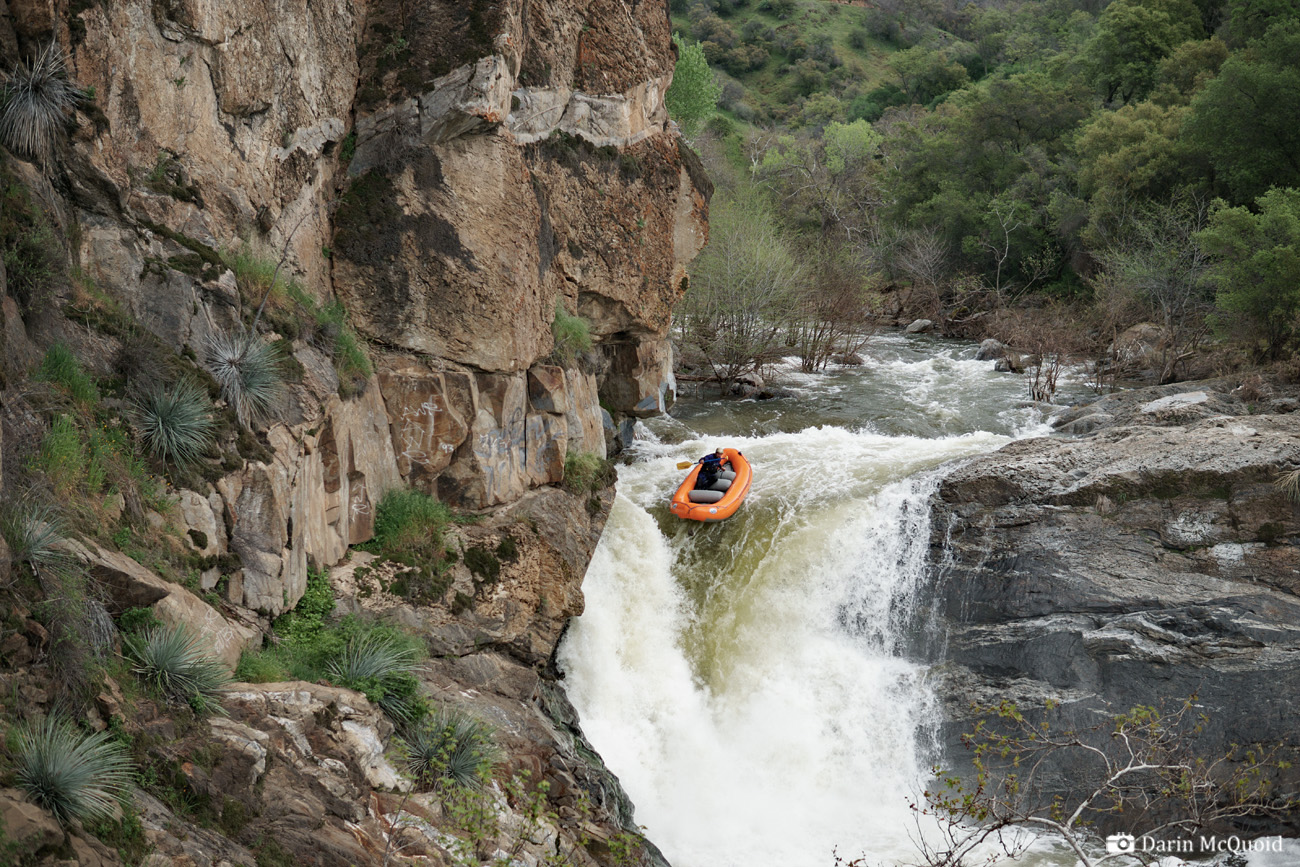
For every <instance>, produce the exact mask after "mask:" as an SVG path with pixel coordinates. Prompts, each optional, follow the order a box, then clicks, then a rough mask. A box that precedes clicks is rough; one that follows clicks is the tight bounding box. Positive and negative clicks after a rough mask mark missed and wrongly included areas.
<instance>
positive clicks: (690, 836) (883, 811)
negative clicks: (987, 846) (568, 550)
mask: <svg viewBox="0 0 1300 867" xmlns="http://www.w3.org/2000/svg"><path fill="white" fill-rule="evenodd" d="M866 355H867V363H866V364H865V365H863V366H862V367H853V368H837V369H835V370H833V371H831V372H828V373H826V374H820V375H802V374H799V373H798V372H796V371H794V370H789V371H786V372H785V373H784V375H783V376H782V377H781V380H780V384H781V385H782V386H785V387H788V388H790V389H792V390H793V391H794V392H795V396H794V397H789V398H783V399H779V400H774V401H765V402H756V401H736V400H728V401H720V400H710V399H707V397H708V396H707V393H706V396H705V398H703V399H701V398H684V399H682V400H681V401H680V403H679V404H678V406H677V407H676V408H675V409H674V412H673V415H672V417H671V418H664V419H656V420H653V421H652V422H650V423H649V424H648V425H646V430H645V432H644V434H645V435H644V437H643V438H641V439H639V440H638V442H637V443H636V444H635V446H634V447H633V449H632V450H631V452H632V453H631V461H630V463H628V464H627V465H625V466H621V467H620V468H619V481H618V490H619V494H618V497H617V499H616V501H615V504H614V509H613V512H612V514H611V515H610V519H609V523H608V525H607V527H606V529H605V533H604V536H603V538H602V540H601V543H600V546H599V548H598V549H597V551H596V554H595V557H594V559H593V561H592V563H591V566H590V568H589V569H588V572H587V576H586V579H585V581H584V584H583V590H584V593H585V594H586V613H585V614H583V616H582V617H580V618H578V619H577V620H575V621H574V623H573V625H572V626H571V628H570V630H569V632H568V635H567V637H566V639H565V642H564V644H563V645H562V646H561V648H560V651H559V661H560V665H561V668H562V670H563V671H564V672H565V675H566V677H565V680H564V684H565V688H566V690H567V692H568V694H569V697H570V699H571V700H572V701H573V703H574V705H575V706H576V707H577V709H578V711H579V713H580V714H581V717H582V725H583V729H584V731H585V732H586V734H587V736H588V738H589V739H590V740H591V742H592V743H593V744H594V745H595V747H596V748H597V750H599V752H600V753H601V755H602V756H603V757H604V758H605V760H606V762H607V764H608V765H609V767H610V768H611V769H612V770H613V771H614V772H615V773H616V774H618V776H619V777H620V779H621V780H622V782H623V784H624V787H625V788H626V789H627V791H628V793H629V795H630V796H631V797H632V800H633V802H634V803H635V804H636V807H637V813H636V817H637V822H638V823H639V824H641V825H643V826H644V828H645V832H646V834H647V836H648V837H649V838H650V839H652V840H654V841H655V842H656V843H657V844H658V845H659V846H660V847H661V848H662V849H663V851H664V853H665V855H667V857H668V859H669V860H670V861H671V862H672V863H673V865H674V867H728V865H737V867H739V865H745V867H805V865H806V867H826V865H829V864H831V863H832V861H833V858H832V850H834V849H836V848H838V850H839V852H840V853H841V855H844V856H846V857H856V856H858V855H860V854H862V853H864V852H865V853H866V854H867V855H868V856H870V860H871V861H872V863H875V862H878V861H879V862H884V863H889V862H896V861H899V860H903V859H905V858H907V857H908V856H911V855H914V848H913V846H912V843H911V840H910V838H909V836H908V833H909V829H911V828H912V811H911V810H910V808H909V806H908V804H909V799H915V798H916V792H917V791H918V784H919V781H921V780H922V779H923V777H924V770H925V769H926V768H928V767H929V766H930V764H931V763H932V761H933V760H934V758H935V755H934V750H933V743H932V738H931V733H932V730H933V726H934V723H935V721H936V708H935V703H934V698H933V696H932V695H931V692H930V690H929V689H928V687H927V683H926V671H925V669H924V667H923V666H921V665H919V664H918V663H915V662H912V661H909V660H908V659H907V658H905V657H904V655H903V654H902V652H901V650H902V647H903V646H904V643H905V642H906V640H907V639H908V638H909V636H908V634H907V632H908V628H909V625H910V624H911V620H912V618H911V617H910V616H909V615H910V613H911V602H912V596H913V593H914V591H915V589H916V588H917V586H918V583H919V581H920V579H921V577H922V573H923V569H924V563H925V557H926V553H927V549H928V545H929V536H930V528H929V516H928V509H927V506H926V503H927V499H928V497H929V494H930V492H931V490H932V489H933V485H934V484H935V474H934V473H932V472H930V471H931V470H932V469H933V468H934V467H937V466H938V465H940V464H943V463H945V462H947V461H950V460H953V459H957V458H962V457H965V456H970V455H974V454H978V453H982V452H987V451H990V450H992V449H996V448H998V447H999V446H1001V445H1002V444H1004V443H1006V442H1008V441H1009V440H1010V439H1012V438H1013V437H1016V436H1022V435H1026V434H1028V433H1037V432H1041V431H1042V430H1044V428H1043V426H1042V422H1041V417H1040V415H1039V413H1038V412H1037V411H1036V410H1034V409H1032V408H1028V407H1026V406H1025V405H1024V402H1025V398H1026V396H1027V386H1026V383H1025V381H1024V380H1023V379H1022V378H1021V377H1019V376H1014V375H1007V374H1000V373H996V372H994V370H993V362H987V361H976V360H975V359H974V355H975V347H974V346H972V345H969V344H965V343H956V342H949V341H943V340H937V339H933V338H929V337H914V336H907V335H902V334H887V335H881V336H878V337H877V338H875V340H874V341H873V343H872V344H871V346H870V347H869V349H868V351H867V353H866ZM1073 388H1074V389H1075V390H1077V391H1079V392H1081V393H1083V389H1082V388H1081V386H1079V385H1075V386H1073ZM721 445H727V446H732V447H735V448H738V449H740V450H741V451H743V452H744V453H745V455H746V457H748V458H749V459H750V461H751V462H752V464H753V466H754V473H755V476H754V478H755V481H754V485H753V488H752V491H751V493H750V495H749V498H748V500H747V501H746V503H745V505H744V506H743V507H742V508H741V510H740V512H738V513H737V515H736V516H735V517H733V518H732V519H731V520H730V521H727V522H726V523H723V524H713V525H702V526H701V525H696V524H694V522H683V521H680V520H678V519H676V518H674V517H672V516H671V515H670V514H669V512H668V509H667V503H668V498H669V497H670V496H671V493H672V491H673V490H674V488H675V487H676V485H677V484H678V483H679V482H680V480H681V477H682V471H680V470H678V469H677V468H676V464H677V462H678V461H680V460H688V459H689V460H693V459H695V458H697V457H698V456H699V455H701V454H703V453H705V452H708V451H712V450H713V449H714V448H715V447H716V446H721Z"/></svg>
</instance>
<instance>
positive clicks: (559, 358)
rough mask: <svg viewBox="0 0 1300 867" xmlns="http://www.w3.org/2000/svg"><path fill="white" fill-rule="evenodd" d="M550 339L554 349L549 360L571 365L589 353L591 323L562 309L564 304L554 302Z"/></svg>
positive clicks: (557, 301) (558, 301)
mask: <svg viewBox="0 0 1300 867" xmlns="http://www.w3.org/2000/svg"><path fill="white" fill-rule="evenodd" d="M551 337H552V338H554V340H555V348H554V349H553V350H551V358H552V359H553V360H555V361H556V362H558V363H560V364H564V365H569V364H572V363H573V361H574V359H575V358H576V357H577V356H579V355H581V354H582V353H584V352H590V351H591V323H589V322H587V320H586V319H583V318H582V317H581V316H574V315H573V314H571V313H569V311H567V310H565V309H564V302H563V301H560V300H558V299H557V300H556V302H555V318H554V319H552V320H551Z"/></svg>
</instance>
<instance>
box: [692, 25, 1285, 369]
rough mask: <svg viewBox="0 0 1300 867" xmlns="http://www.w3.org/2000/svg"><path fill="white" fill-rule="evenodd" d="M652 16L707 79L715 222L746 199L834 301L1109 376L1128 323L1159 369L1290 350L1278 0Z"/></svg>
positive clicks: (805, 280)
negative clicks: (692, 53)
mask: <svg viewBox="0 0 1300 867" xmlns="http://www.w3.org/2000/svg"><path fill="white" fill-rule="evenodd" d="M673 11H674V16H675V17H674V23H675V24H676V26H677V27H678V28H679V30H680V31H681V32H682V34H683V35H684V37H685V38H686V39H687V40H688V42H690V43H691V44H694V42H695V40H698V41H699V42H700V43H701V46H702V48H703V53H704V56H705V57H707V58H708V60H709V63H710V64H711V65H712V66H713V67H714V69H715V71H716V72H717V75H718V76H719V79H720V81H721V83H722V85H723V87H722V96H721V98H720V99H719V101H718V110H719V112H718V116H717V118H715V119H714V120H713V121H711V122H708V123H706V124H704V132H703V133H702V134H701V135H699V136H698V137H697V138H696V144H697V145H698V146H699V147H700V149H701V150H702V151H703V152H704V153H705V156H706V159H710V154H716V156H714V157H712V163H711V165H712V166H713V167H714V168H715V172H716V173H717V174H718V176H719V177H720V179H721V183H720V187H721V191H720V194H719V196H720V199H719V201H720V202H721V207H720V208H719V213H721V214H723V215H728V214H731V215H744V216H745V219H747V220H751V221H753V220H757V224H765V223H764V220H765V219H767V218H762V217H761V216H760V217H755V215H754V211H755V209H756V208H757V209H758V210H760V211H761V210H766V211H768V213H769V214H770V219H771V220H773V221H775V225H776V226H778V228H779V230H780V243H781V244H782V245H784V246H785V247H787V248H788V251H789V255H790V256H791V257H792V259H793V261H796V262H816V263H818V265H817V273H816V274H802V275H801V276H800V281H801V285H804V286H806V287H808V288H807V289H806V290H805V291H806V292H809V293H811V296H815V297H817V298H824V297H825V296H826V295H827V294H828V293H830V294H835V295H837V297H839V299H840V300H839V301H837V302H836V303H835V304H833V305H831V306H832V307H833V308H834V313H833V315H834V316H835V317H841V318H843V317H845V316H848V315H849V314H848V313H846V312H845V311H857V315H858V316H859V317H861V318H862V319H864V320H865V319H867V318H869V317H868V315H867V314H868V312H869V311H870V310H872V309H874V308H873V307H872V305H873V304H875V305H878V304H879V302H880V298H879V297H878V293H880V292H884V293H886V294H889V295H891V297H893V298H894V299H895V300H896V302H897V303H894V304H893V309H894V310H895V314H894V315H897V316H903V315H913V314H915V315H922V314H923V315H924V316H925V317H926V318H931V319H934V320H936V321H937V322H939V323H940V327H942V328H943V329H944V330H946V331H948V332H950V333H966V334H970V335H971V336H989V335H992V336H998V337H1000V338H1004V339H1007V340H1014V341H1018V342H1020V343H1022V344H1026V343H1028V344H1032V346H1031V348H1036V349H1041V350H1048V349H1050V350H1052V351H1057V350H1059V351H1062V352H1065V351H1074V352H1087V353H1093V354H1096V355H1097V357H1098V360H1099V362H1100V363H1101V364H1102V366H1104V367H1108V369H1112V370H1115V369H1117V367H1118V360H1119V358H1118V357H1119V351H1118V350H1117V349H1116V348H1115V347H1116V345H1117V344H1116V341H1115V338H1116V337H1117V336H1118V335H1120V334H1121V333H1122V332H1124V331H1125V330H1126V329H1128V328H1130V327H1132V326H1135V325H1137V324H1139V323H1143V322H1148V323H1153V325H1152V326H1151V328H1150V329H1148V331H1149V333H1150V334H1152V335H1154V336H1153V337H1152V339H1151V340H1150V341H1148V343H1154V349H1152V350H1151V355H1152V358H1151V359H1149V360H1148V362H1146V363H1149V364H1150V365H1152V368H1151V370H1152V371H1153V372H1151V373H1150V375H1152V376H1154V377H1155V378H1158V379H1160V380H1162V381H1169V380H1172V379H1178V378H1183V377H1187V376H1193V375H1198V374H1201V375H1203V374H1207V373H1209V372H1213V371H1215V370H1223V369H1224V368H1225V366H1228V367H1231V366H1235V365H1239V364H1242V363H1258V362H1269V363H1274V362H1276V363H1284V364H1291V362H1290V361H1288V360H1289V359H1293V358H1295V357H1296V353H1297V350H1300V127H1297V126H1296V124H1295V122H1294V121H1295V118H1296V117H1300V0H1111V2H1110V3H1109V4H1104V3H1099V2H1096V0H1020V2H1016V0H1010V2H1008V3H1006V4H1003V5H1000V6H997V7H993V6H988V7H980V6H977V5H975V4H967V5H964V6H961V7H958V6H957V4H955V3H927V4H908V5H907V6H906V7H904V6H903V5H902V4H897V3H892V2H889V0H885V2H882V3H880V4H879V5H877V6H874V7H871V8H866V7H858V6H847V5H841V4H836V3H827V2H813V0H689V2H675V3H674V4H673ZM729 166H730V167H731V168H733V169H744V170H743V171H731V170H730V169H729V168H728V167H729ZM733 202H742V203H744V207H743V208H739V209H732V208H730V207H729V204H730V203H733ZM713 255H721V254H715V253H711V252H709V251H706V253H705V254H704V256H703V257H702V259H701V260H700V262H699V263H697V266H696V270H697V271H698V272H700V273H709V269H710V268H711V267H712V266H711V262H710V257H711V256H713ZM728 255H733V256H734V255H735V254H734V253H731V254H728ZM852 285H856V287H857V288H856V289H853V291H852V292H849V293H848V294H847V295H846V294H845V292H846V291H848V290H846V289H845V287H846V286H850V287H851V286H852ZM830 287H834V291H833V292H832V291H831V288H830ZM811 296H810V297H811ZM773 297H777V296H773ZM897 299H902V300H901V301H898V300H897ZM778 300H779V301H780V303H781V304H782V305H784V307H783V308H782V310H783V311H784V312H779V311H769V313H767V314H764V313H762V312H761V311H760V312H757V313H756V314H755V315H758V316H763V315H784V316H796V318H798V317H805V318H806V317H807V316H808V315H809V314H808V313H807V312H806V311H807V309H808V303H806V301H796V302H791V301H790V300H789V299H785V298H778ZM819 303H822V302H819ZM790 311H800V312H798V313H797V314H796V313H791V312H790ZM818 315H821V314H818ZM840 325H841V326H843V327H845V328H848V327H849V325H848V324H846V323H844V322H841V323H840ZM702 328H703V331H702V333H705V334H711V333H712V331H711V329H712V328H713V324H711V323H705V325H704V326H702ZM850 330H851V329H850ZM1040 344H1041V345H1040ZM828 351H829V350H828ZM1035 354H1038V353H1037V352H1036V353H1035ZM732 366H733V367H734V366H735V364H734V363H733V364H732ZM1295 366H1296V365H1294V364H1292V367H1295ZM1288 370H1290V368H1288ZM1292 372H1293V373H1294V372H1296V371H1292ZM1288 375H1290V374H1288Z"/></svg>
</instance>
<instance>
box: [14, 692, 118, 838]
mask: <svg viewBox="0 0 1300 867" xmlns="http://www.w3.org/2000/svg"><path fill="white" fill-rule="evenodd" d="M14 765H15V768H14V770H15V775H16V776H17V778H18V786H19V788H21V789H22V790H23V791H25V792H26V793H27V796H28V797H29V798H30V799H31V800H32V801H33V802H34V803H35V804H37V805H39V806H41V807H44V808H45V809H47V810H49V811H50V812H51V813H53V814H54V818H56V819H58V820H59V822H60V823H62V824H65V825H66V824H68V823H69V822H71V821H72V820H74V819H77V820H81V821H91V820H95V819H105V818H109V817H110V816H112V815H113V813H114V805H115V804H116V803H118V802H120V801H122V800H123V799H125V798H126V797H127V796H128V795H129V794H130V792H131V777H132V773H133V771H132V767H131V762H130V759H129V758H128V757H127V754H126V751H125V750H124V749H123V748H122V746H121V745H120V744H118V743H117V742H116V741H113V740H111V739H110V736H109V734H108V732H100V733H99V734H91V735H86V734H82V733H81V732H79V731H77V729H75V728H74V727H73V726H72V725H71V724H70V723H67V722H63V721H61V720H58V719H55V718H54V717H53V716H47V717H46V718H45V719H44V720H43V721H41V722H38V723H35V724H33V725H30V726H27V727H25V728H22V729H20V730H19V732H18V752H17V756H16V757H15V760H14Z"/></svg>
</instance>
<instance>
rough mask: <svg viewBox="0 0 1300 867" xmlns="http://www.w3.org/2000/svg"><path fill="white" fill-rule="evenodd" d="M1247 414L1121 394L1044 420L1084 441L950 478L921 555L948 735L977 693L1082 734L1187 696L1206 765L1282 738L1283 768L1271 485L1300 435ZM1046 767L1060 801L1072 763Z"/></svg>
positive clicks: (961, 724)
mask: <svg viewBox="0 0 1300 867" xmlns="http://www.w3.org/2000/svg"><path fill="white" fill-rule="evenodd" d="M1253 403H1254V406H1255V407H1256V408H1273V409H1275V410H1280V411H1281V412H1283V413H1285V412H1288V411H1290V410H1292V409H1293V406H1292V402H1291V401H1290V399H1287V398H1280V399H1278V400H1276V401H1270V400H1267V399H1265V400H1256V401H1254V402H1253ZM1274 403H1275V404H1276V406H1274V405H1273V404H1274ZM1248 409H1249V407H1248V405H1247V402H1246V401H1245V400H1243V399H1241V398H1240V397H1239V396H1237V395H1234V394H1232V393H1231V392H1230V391H1229V390H1228V388H1226V387H1225V386H1224V384H1223V383H1208V384H1200V385H1189V384H1184V385H1183V386H1180V387H1177V388H1165V389H1160V390H1155V389H1150V390H1143V391H1141V392H1132V393H1128V394H1126V395H1123V396H1116V397H1113V398H1108V399H1105V400H1103V401H1101V402H1099V404H1098V405H1094V406H1092V407H1088V408H1079V409H1077V410H1072V411H1070V412H1069V413H1068V414H1066V415H1065V416H1063V417H1062V418H1061V419H1059V420H1058V422H1059V424H1060V425H1061V426H1062V427H1069V426H1071V425H1073V426H1074V427H1075V429H1078V428H1079V421H1080V420H1081V419H1092V420H1093V423H1092V424H1090V425H1087V426H1085V428H1084V429H1086V430H1088V431H1089V433H1088V435H1087V436H1086V437H1084V438H1055V437H1054V438H1043V439H1033V440H1022V441H1019V442H1015V443H1012V444H1011V445H1009V446H1006V447H1005V448H1003V449H1001V450H1000V451H998V452H995V453H993V454H990V455H986V456H983V457H980V458H977V459H975V460H972V461H970V462H968V463H966V464H963V465H960V466H958V467H956V468H955V469H954V470H953V471H952V472H950V473H949V474H948V475H947V476H946V478H945V479H944V481H943V483H942V485H941V487H940V490H939V493H938V498H937V501H936V503H935V506H934V509H935V511H934V518H935V520H934V524H933V526H934V538H933V541H932V545H933V551H934V558H933V560H934V569H933V572H934V577H935V581H936V585H935V587H936V594H937V600H936V604H937V606H938V609H939V612H938V613H939V614H940V618H941V622H942V623H943V625H944V628H945V632H946V634H947V636H948V639H947V646H946V653H945V656H946V660H947V662H946V664H945V665H944V666H943V667H942V668H941V671H942V692H943V694H944V695H945V696H946V700H947V702H948V715H949V719H950V722H949V728H948V732H949V737H950V739H952V740H953V742H954V743H955V739H956V736H957V735H959V734H960V733H961V732H963V731H969V730H970V726H971V725H972V720H971V719H970V718H969V708H968V703H969V702H970V701H971V700H976V701H979V702H980V703H982V704H986V705H987V704H994V703H997V702H999V701H1001V700H1003V699H1008V700H1011V701H1015V702H1018V703H1020V704H1021V705H1022V706H1024V707H1036V706H1041V705H1042V704H1043V703H1044V701H1045V700H1047V699H1052V700H1055V701H1057V702H1061V703H1062V705H1063V708H1064V717H1065V719H1066V721H1067V723H1069V724H1073V725H1075V726H1078V727H1080V728H1088V727H1091V726H1092V725H1094V724H1096V723H1097V722H1098V721H1100V720H1101V719H1102V718H1103V715H1105V714H1109V715H1114V714H1117V713H1121V712H1125V711H1127V710H1128V709H1129V708H1131V707H1134V706H1136V705H1153V704H1159V703H1161V702H1168V703H1169V706H1170V707H1171V708H1172V707H1175V706H1176V704H1177V702H1179V701H1180V700H1182V699H1186V698H1187V697H1189V696H1192V695H1196V696H1198V697H1199V705H1200V706H1201V707H1202V708H1203V710H1204V712H1205V713H1207V714H1208V715H1209V723H1208V726H1207V729H1206V733H1205V735H1204V737H1203V738H1202V739H1201V742H1200V747H1199V748H1200V749H1203V750H1204V751H1205V754H1206V755H1214V754H1217V755H1220V756H1221V755H1223V754H1224V752H1226V750H1227V749H1228V746H1229V745H1230V744H1241V743H1272V744H1277V743H1280V744H1283V745H1285V746H1284V753H1286V754H1287V757H1288V758H1291V759H1292V760H1293V759H1294V756H1295V754H1296V753H1297V752H1300V743H1297V741H1296V739H1295V737H1296V733H1295V726H1294V724H1293V720H1292V712H1291V708H1292V707H1293V706H1294V703H1295V701H1296V700H1297V696H1300V663H1298V662H1297V659H1300V653H1298V651H1300V628H1297V624H1298V623H1300V598H1298V596H1300V546H1298V545H1297V542H1298V541H1300V506H1297V504H1296V503H1295V502H1294V501H1293V500H1291V499H1289V498H1288V496H1287V495H1286V494H1285V493H1284V492H1283V491H1282V490H1281V489H1279V488H1278V487H1277V486H1276V485H1275V481H1276V480H1277V479H1278V477H1279V475H1280V473H1281V472H1282V471H1284V470H1290V469H1294V468H1295V467H1296V466H1297V465H1298V464H1300V430H1298V429H1297V425H1296V417H1295V415H1294V414H1276V413H1270V414H1255V415H1251V414H1247V413H1248ZM1059 770H1060V774H1061V775H1060V776H1059V777H1058V779H1057V783H1058V784H1059V785H1060V786H1061V787H1062V788H1063V789H1066V790H1068V789H1069V788H1070V786H1071V782H1070V780H1071V778H1070V776H1069V774H1070V773H1076V772H1077V771H1078V769H1073V770H1072V769H1071V768H1068V767H1065V768H1061V769H1059ZM1081 779H1083V777H1082V775H1081V774H1077V775H1076V776H1075V777H1074V780H1075V781H1076V782H1077V781H1078V780H1081ZM1283 782H1284V790H1288V789H1294V786H1295V783H1296V780H1295V779H1294V777H1290V778H1288V779H1287V780H1284V781H1283ZM1293 831H1294V829H1292V832H1293Z"/></svg>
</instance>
